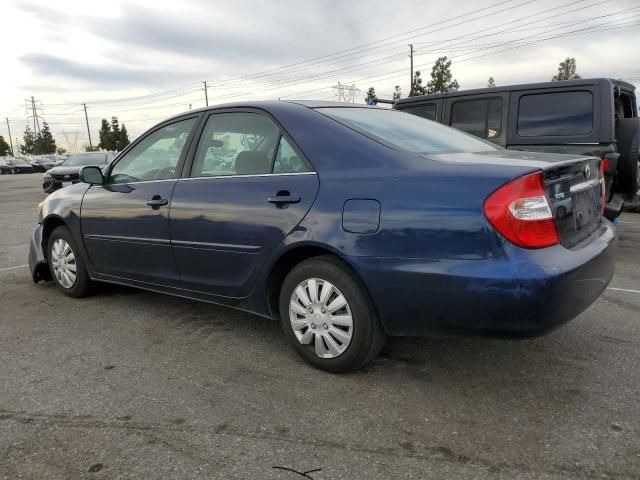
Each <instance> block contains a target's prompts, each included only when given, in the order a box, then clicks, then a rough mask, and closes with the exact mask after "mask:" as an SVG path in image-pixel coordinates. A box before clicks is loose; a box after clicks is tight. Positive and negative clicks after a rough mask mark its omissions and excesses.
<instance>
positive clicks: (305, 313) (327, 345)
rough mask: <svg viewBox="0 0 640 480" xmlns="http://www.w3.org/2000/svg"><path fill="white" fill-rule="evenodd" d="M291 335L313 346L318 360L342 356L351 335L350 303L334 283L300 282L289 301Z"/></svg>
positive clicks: (319, 281) (320, 281)
mask: <svg viewBox="0 0 640 480" xmlns="http://www.w3.org/2000/svg"><path fill="white" fill-rule="evenodd" d="M289 320H290V321H291V327H292V328H293V333H294V334H295V335H296V338H297V339H298V341H299V342H300V343H301V344H303V345H309V344H311V342H313V343H314V347H315V352H316V355H317V356H318V357H320V358H335V357H337V356H338V355H340V354H342V353H343V352H344V351H345V350H346V349H347V347H348V346H349V343H350V342H351V336H352V335H353V319H352V317H351V308H350V307H349V303H348V302H347V300H346V299H345V297H344V296H343V295H342V293H341V292H340V290H338V289H337V288H336V287H335V286H334V285H333V284H331V283H330V282H327V281H326V280H321V279H319V278H310V279H308V280H305V281H304V282H302V283H300V284H299V285H298V286H297V287H296V288H295V290H294V291H293V294H292V295H291V301H290V302H289Z"/></svg>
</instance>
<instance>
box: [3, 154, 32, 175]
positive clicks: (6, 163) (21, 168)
mask: <svg viewBox="0 0 640 480" xmlns="http://www.w3.org/2000/svg"><path fill="white" fill-rule="evenodd" d="M33 172H34V170H33V167H32V166H31V165H29V164H28V163H27V162H25V161H24V160H23V159H21V158H11V157H6V158H2V159H0V174H2V175H6V174H11V175H13V174H16V173H33Z"/></svg>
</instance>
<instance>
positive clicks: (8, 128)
mask: <svg viewBox="0 0 640 480" xmlns="http://www.w3.org/2000/svg"><path fill="white" fill-rule="evenodd" d="M6 118H7V130H9V143H10V144H11V156H12V157H15V156H16V154H15V153H13V139H12V138H11V127H10V126H9V117H6Z"/></svg>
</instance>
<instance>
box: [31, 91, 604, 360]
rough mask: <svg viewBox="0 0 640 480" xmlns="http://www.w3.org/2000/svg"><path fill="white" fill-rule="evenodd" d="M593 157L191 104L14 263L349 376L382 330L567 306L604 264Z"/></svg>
mask: <svg viewBox="0 0 640 480" xmlns="http://www.w3.org/2000/svg"><path fill="white" fill-rule="evenodd" d="M230 154H231V155H232V156H233V162H231V163H229V162H228V161H227V159H228V158H229V155H230ZM603 163H604V162H603V161H602V160H601V159H600V158H597V157H590V156H584V155H560V154H543V153H530V152H517V151H509V150H506V149H503V148H501V147H498V146H494V145H492V144H491V143H489V142H485V141H482V140H480V139H477V138H475V137H473V136H471V135H468V134H465V133H462V132H459V131H456V130H454V129H451V128H449V127H446V126H444V125H439V124H438V123H435V122H431V121H428V120H425V119H419V118H416V117H415V116H412V115H409V114H406V113H403V112H399V111H395V110H391V109H377V108H369V107H365V106H362V107H359V106H356V105H353V104H339V103H337V104H336V103H326V102H255V103H238V104H232V105H226V106H221V107H210V108H206V109H202V110H196V111H190V112H188V113H185V114H182V115H178V116H176V117H173V118H171V119H169V120H167V121H165V122H163V123H161V124H159V125H157V126H155V127H153V128H152V129H151V130H149V131H148V132H147V133H145V134H143V135H141V136H140V137H139V138H138V139H137V140H136V141H135V142H134V143H132V144H131V145H130V146H129V147H127V149H126V150H124V151H123V152H122V153H121V154H120V155H119V156H118V158H117V159H116V160H115V161H114V162H112V163H111V164H109V165H108V166H107V167H106V168H104V169H100V168H97V167H85V168H84V169H83V170H82V173H81V178H82V180H83V181H84V182H86V183H81V184H77V185H73V186H71V187H67V188H65V189H63V190H60V191H58V192H55V193H53V194H52V195H49V196H48V197H47V198H46V199H45V200H44V202H42V203H41V205H40V212H39V219H38V226H37V228H36V229H35V231H34V234H33V239H32V241H31V248H30V254H29V265H30V269H31V273H32V276H33V279H34V281H36V282H38V281H40V280H45V279H51V278H53V280H54V281H55V282H56V284H57V285H58V287H59V288H60V289H61V290H62V292H64V293H65V294H67V295H69V296H71V297H82V296H84V295H87V294H88V293H89V292H90V290H91V288H92V286H93V285H94V284H95V282H112V283H118V284H123V285H130V286H135V287H140V288H144V289H147V290H152V291H156V292H163V293H169V294H172V295H178V296H181V297H186V298H191V299H196V300H203V301H207V302H212V303H217V304H222V305H227V306H230V307H235V308H238V309H241V310H245V311H249V312H253V313H255V314H258V315H261V316H264V317H268V318H274V319H277V318H279V319H280V321H281V322H282V327H283V329H284V332H285V335H286V337H287V339H288V341H289V342H290V343H291V344H292V345H293V347H294V348H295V349H296V351H297V352H298V353H299V354H300V355H301V356H302V357H303V358H304V359H305V360H306V361H307V362H309V363H310V364H312V365H314V366H316V367H318V368H320V369H324V370H328V371H332V372H342V371H348V370H353V369H355V368H358V367H360V366H361V365H363V364H365V363H366V362H368V361H369V360H371V359H372V358H373V357H374V356H375V355H376V354H377V353H378V352H379V350H380V348H381V347H382V344H383V342H384V339H385V336H386V335H431V334H442V333H447V334H480V335H498V336H505V335H506V336H530V335H540V334H543V333H545V332H548V331H550V330H552V329H554V328H557V327H559V326H560V325H562V324H564V323H565V322H567V321H569V320H570V319H572V318H573V317H575V316H576V315H578V314H579V313H580V312H582V311H583V310H584V309H586V308H587V307H588V306H589V305H590V304H591V303H592V302H593V301H594V300H595V299H596V298H598V296H599V295H600V294H601V292H602V291H603V290H604V289H605V288H606V286H607V284H608V283H609V281H610V280H611V277H612V275H613V271H614V256H615V239H616V234H615V230H614V228H613V226H612V224H611V223H610V222H609V221H607V220H606V219H604V218H603V217H602V208H603V207H604V202H603V198H602V197H603V193H604V188H603V185H604V179H603V171H602V167H603ZM556 205H560V206H563V207H565V208H566V212H565V213H563V215H562V216H560V215H558V210H559V209H558V208H556Z"/></svg>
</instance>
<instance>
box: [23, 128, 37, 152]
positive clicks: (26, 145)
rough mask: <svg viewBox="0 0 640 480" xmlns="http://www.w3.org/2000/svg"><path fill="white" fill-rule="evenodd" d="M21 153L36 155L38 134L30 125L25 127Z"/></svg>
mask: <svg viewBox="0 0 640 480" xmlns="http://www.w3.org/2000/svg"><path fill="white" fill-rule="evenodd" d="M20 153H22V154H23V155H34V154H35V153H36V135H35V133H33V132H32V131H31V128H29V125H27V128H25V129H24V135H23V138H22V145H20Z"/></svg>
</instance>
